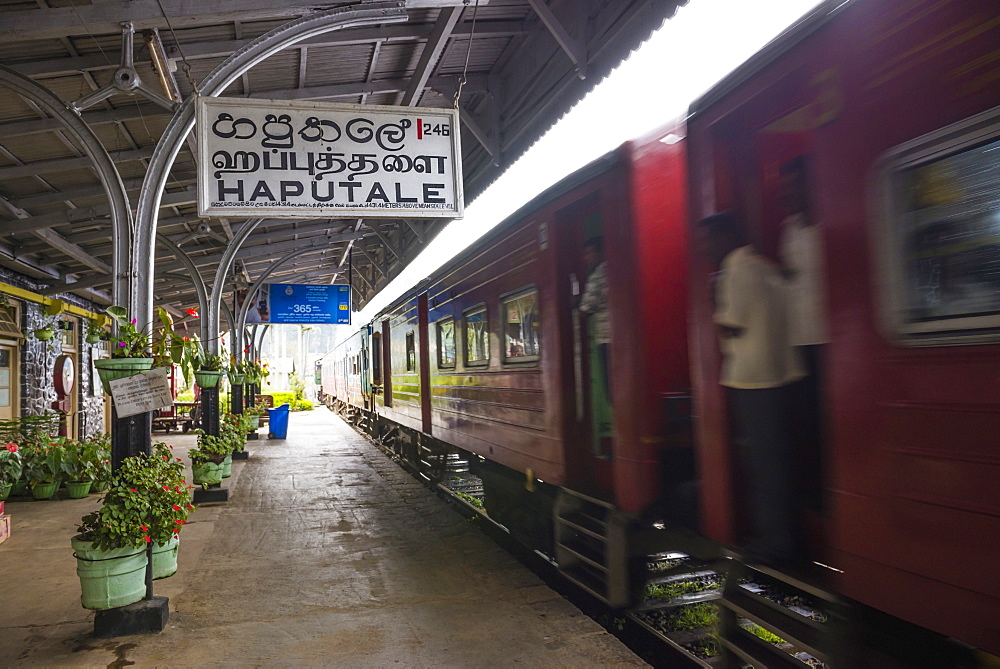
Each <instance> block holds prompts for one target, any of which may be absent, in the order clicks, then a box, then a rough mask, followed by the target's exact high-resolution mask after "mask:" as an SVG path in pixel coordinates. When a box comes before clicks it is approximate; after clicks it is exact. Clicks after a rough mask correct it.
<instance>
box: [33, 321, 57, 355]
mask: <svg viewBox="0 0 1000 669" xmlns="http://www.w3.org/2000/svg"><path fill="white" fill-rule="evenodd" d="M58 329H59V317H58V316H48V317H46V318H44V319H43V320H42V322H41V323H40V324H39V326H38V327H36V328H35V329H34V330H32V331H31V335H32V336H33V337H34V338H35V339H37V340H39V341H44V342H46V343H47V345H48V347H49V348H53V347H54V346H55V340H54V338H55V336H56V331H57V330H58Z"/></svg>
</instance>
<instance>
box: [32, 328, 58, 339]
mask: <svg viewBox="0 0 1000 669" xmlns="http://www.w3.org/2000/svg"><path fill="white" fill-rule="evenodd" d="M54 334H55V330H47V329H43V330H35V339H38V340H40V341H48V340H50V339H52V336H53V335H54Z"/></svg>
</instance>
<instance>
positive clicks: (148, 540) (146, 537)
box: [143, 534, 152, 544]
mask: <svg viewBox="0 0 1000 669" xmlns="http://www.w3.org/2000/svg"><path fill="white" fill-rule="evenodd" d="M143 539H145V540H146V543H147V544H148V543H149V542H150V541H152V539H150V538H149V535H148V534H147V535H146V536H144V537H143Z"/></svg>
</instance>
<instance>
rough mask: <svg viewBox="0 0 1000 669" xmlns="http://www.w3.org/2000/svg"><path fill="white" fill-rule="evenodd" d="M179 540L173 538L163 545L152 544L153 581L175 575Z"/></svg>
mask: <svg viewBox="0 0 1000 669" xmlns="http://www.w3.org/2000/svg"><path fill="white" fill-rule="evenodd" d="M180 543H181V538H180V537H177V536H175V537H174V538H173V539H171V540H170V541H168V542H167V543H165V544H153V579H154V580H155V579H159V578H167V577H168V576H173V575H174V574H176V573H177V549H178V547H179V546H180Z"/></svg>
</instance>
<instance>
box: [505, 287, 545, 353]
mask: <svg viewBox="0 0 1000 669" xmlns="http://www.w3.org/2000/svg"><path fill="white" fill-rule="evenodd" d="M501 309H502V310H503V311H502V313H503V317H504V358H505V359H506V360H507V361H508V362H530V361H533V360H538V356H539V355H540V352H541V342H540V341H539V335H540V321H539V316H538V291H537V290H530V291H525V292H523V293H520V294H518V295H515V296H513V297H510V298H507V299H506V300H504V301H503V302H501Z"/></svg>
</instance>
